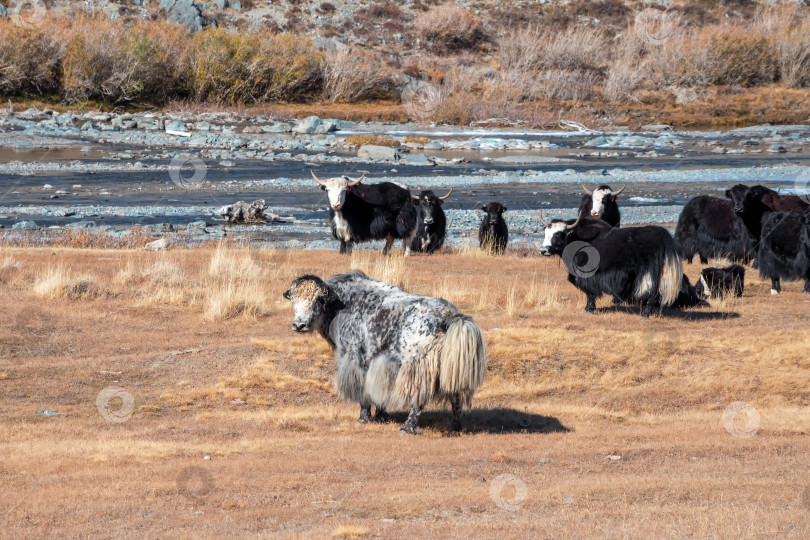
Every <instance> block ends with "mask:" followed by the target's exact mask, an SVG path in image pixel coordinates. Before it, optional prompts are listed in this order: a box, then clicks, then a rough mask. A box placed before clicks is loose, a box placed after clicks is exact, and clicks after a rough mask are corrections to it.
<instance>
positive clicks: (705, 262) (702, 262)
mask: <svg viewBox="0 0 810 540" xmlns="http://www.w3.org/2000/svg"><path fill="white" fill-rule="evenodd" d="M698 256H699V257H700V264H709V259H707V258H706V257H705V256H704V255H703V253H698ZM689 264H692V261H689Z"/></svg>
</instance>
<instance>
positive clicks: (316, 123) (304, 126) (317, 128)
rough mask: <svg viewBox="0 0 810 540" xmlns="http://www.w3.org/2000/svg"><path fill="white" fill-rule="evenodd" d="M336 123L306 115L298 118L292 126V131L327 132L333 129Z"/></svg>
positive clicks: (335, 127)
mask: <svg viewBox="0 0 810 540" xmlns="http://www.w3.org/2000/svg"><path fill="white" fill-rule="evenodd" d="M336 129H337V125H336V124H335V123H334V122H332V121H330V120H321V119H320V118H318V117H317V116H307V117H306V118H304V119H302V120H299V121H298V123H296V124H295V127H294V128H292V130H293V132H294V133H304V134H306V133H310V134H311V133H329V132H331V131H335V130H336Z"/></svg>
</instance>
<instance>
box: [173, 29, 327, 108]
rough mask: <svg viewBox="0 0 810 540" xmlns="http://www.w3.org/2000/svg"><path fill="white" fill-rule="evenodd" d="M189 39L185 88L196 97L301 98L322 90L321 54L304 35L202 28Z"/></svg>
mask: <svg viewBox="0 0 810 540" xmlns="http://www.w3.org/2000/svg"><path fill="white" fill-rule="evenodd" d="M191 43H192V46H191V47H190V49H189V53H188V54H189V56H188V58H187V60H186V62H187V65H188V69H187V76H186V87H187V91H188V93H189V95H190V96H191V97H192V98H194V99H195V100H197V101H208V102H224V103H232V104H233V103H251V102H255V101H268V100H281V99H289V100H296V101H301V100H304V99H306V98H307V97H312V96H313V95H314V94H315V93H317V91H318V90H320V88H321V81H322V77H323V74H322V62H323V55H322V54H321V53H319V52H318V51H317V50H316V49H315V47H314V45H313V44H312V42H311V40H309V39H305V38H298V37H295V36H293V35H291V34H271V33H266V32H263V33H258V34H251V35H246V34H235V33H230V32H228V31H227V30H224V29H220V28H207V29H205V30H203V31H200V32H197V33H195V34H194V36H193V37H192V38H191Z"/></svg>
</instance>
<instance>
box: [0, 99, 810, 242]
mask: <svg viewBox="0 0 810 540" xmlns="http://www.w3.org/2000/svg"><path fill="white" fill-rule="evenodd" d="M356 135H368V136H370V137H375V138H377V139H378V140H380V139H382V140H386V141H387V143H386V144H389V145H393V146H377V145H373V144H372V145H365V146H364V145H362V144H361V145H357V144H353V141H355V140H357V138H356V137H355V138H352V139H350V137H352V136H356ZM369 140H370V139H369ZM397 145H398V146H397ZM808 149H810V127H808V126H803V125H801V126H767V125H766V126H753V127H748V128H743V129H736V130H731V131H724V132H723V131H712V132H686V131H672V130H670V129H669V128H668V127H667V126H646V127H645V129H644V131H642V132H639V133H633V132H626V131H616V132H604V133H600V132H592V131H587V130H583V131H530V130H526V131H521V130H514V129H511V130H505V129H483V128H476V129H469V128H467V129H465V128H457V127H447V126H435V125H425V124H394V123H355V122H348V121H343V120H336V119H321V118H317V117H309V118H304V119H299V120H295V121H287V120H284V119H276V118H265V117H241V116H237V115H233V114H225V113H211V114H185V113H182V114H181V113H176V114H173V113H141V114H128V113H126V114H115V113H106V112H98V111H91V112H85V113H56V112H54V111H49V110H44V111H40V110H36V109H29V110H27V111H23V112H11V111H8V110H6V111H3V114H2V115H1V116H0V227H2V230H0V235H3V236H4V237H5V239H6V240H9V239H14V238H19V237H21V236H25V237H27V238H31V237H38V238H43V239H46V240H47V237H48V236H49V235H53V234H55V233H58V232H59V231H63V230H65V229H66V228H73V229H76V228H81V229H86V230H89V231H107V232H109V233H110V234H125V233H126V232H127V231H128V230H129V229H131V228H132V227H134V226H140V227H142V228H146V230H147V231H151V232H152V233H153V235H154V236H155V237H156V238H157V237H159V236H167V237H170V238H171V239H172V240H171V242H172V243H174V244H190V243H195V242H200V241H204V240H206V239H217V238H221V237H223V236H226V235H227V236H231V237H236V238H244V239H246V240H249V241H251V242H253V243H255V244H258V245H268V246H278V247H299V248H331V247H334V241H333V240H332V239H331V237H330V235H329V229H328V224H327V221H326V216H327V213H326V197H325V195H324V193H323V192H322V191H320V190H319V189H317V186H316V185H315V183H314V182H313V181H312V179H311V177H310V170H312V171H314V172H315V173H316V174H317V175H318V176H319V177H329V176H335V175H342V174H348V175H350V176H359V175H361V174H363V173H366V175H367V180H366V181H367V182H375V181H383V180H392V181H397V182H400V183H402V184H404V185H406V186H407V187H408V188H410V189H411V191H413V192H415V191H418V190H420V189H435V190H437V191H438V190H441V191H444V190H449V189H450V188H452V189H453V194H452V195H451V197H450V198H449V199H448V200H447V203H446V205H445V209H446V211H447V214H448V219H449V227H450V238H449V243H450V244H451V245H456V246H459V245H463V244H465V243H469V242H472V241H473V239H474V237H475V234H476V231H477V227H478V222H479V220H480V219H481V215H480V213H479V212H478V208H479V207H480V205H481V204H483V203H486V202H488V201H491V200H499V201H501V202H503V203H504V204H506V206H507V207H508V208H509V210H508V211H507V214H506V217H507V218H508V219H507V222H508V224H509V227H510V230H511V231H512V233H513V237H514V238H517V239H518V240H520V241H523V242H526V243H529V244H531V243H533V242H536V241H537V239H538V238H539V237H540V235H541V233H542V226H541V224H540V222H539V218H538V215H537V210H538V209H540V208H542V209H544V213H545V214H547V215H548V216H549V217H566V218H567V217H572V216H574V215H575V213H576V208H577V207H578V204H579V200H580V198H581V196H582V186H581V184H585V185H587V186H589V187H591V188H593V187H596V186H598V185H600V184H609V185H612V186H613V187H614V188H615V187H619V186H621V185H624V184H628V187H627V189H626V190H625V192H624V193H623V194H622V195H621V198H620V201H619V202H620V205H621V208H622V215H623V217H622V222H623V223H624V224H628V225H630V224H640V223H658V224H663V225H664V226H667V227H669V228H670V229H672V228H673V227H674V222H675V221H676V220H677V217H678V215H679V213H680V210H681V208H682V207H683V204H685V202H686V201H687V200H689V199H690V198H691V197H694V196H696V195H699V194H716V195H718V196H722V192H723V190H725V189H726V188H727V187H729V186H731V185H734V184H736V183H749V184H750V183H762V184H765V185H768V186H770V187H773V188H775V189H780V190H782V192H794V193H805V192H806V191H807V184H808V183H810V173H809V172H808V171H810V168H808V164H809V162H810V156H809V155H808ZM254 199H265V200H266V202H267V205H268V211H269V212H272V213H274V214H278V215H289V216H293V217H294V218H295V221H294V222H292V223H275V224H263V225H247V226H232V225H228V226H226V225H225V224H224V222H223V221H222V220H221V219H220V218H219V216H217V215H216V210H217V209H218V208H219V207H221V206H223V205H225V204H231V203H234V202H236V201H237V200H246V201H251V200H254ZM369 247H370V248H375V247H378V246H377V245H376V244H373V245H370V246H369Z"/></svg>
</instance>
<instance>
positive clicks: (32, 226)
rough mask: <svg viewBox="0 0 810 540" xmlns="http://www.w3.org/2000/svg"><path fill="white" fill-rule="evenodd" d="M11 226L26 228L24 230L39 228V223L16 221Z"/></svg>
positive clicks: (13, 227)
mask: <svg viewBox="0 0 810 540" xmlns="http://www.w3.org/2000/svg"><path fill="white" fill-rule="evenodd" d="M11 228H12V229H26V230H31V229H39V225H37V224H36V223H35V222H33V221H18V222H17V223H15V224H14V225H13V226H12V227H11Z"/></svg>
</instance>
